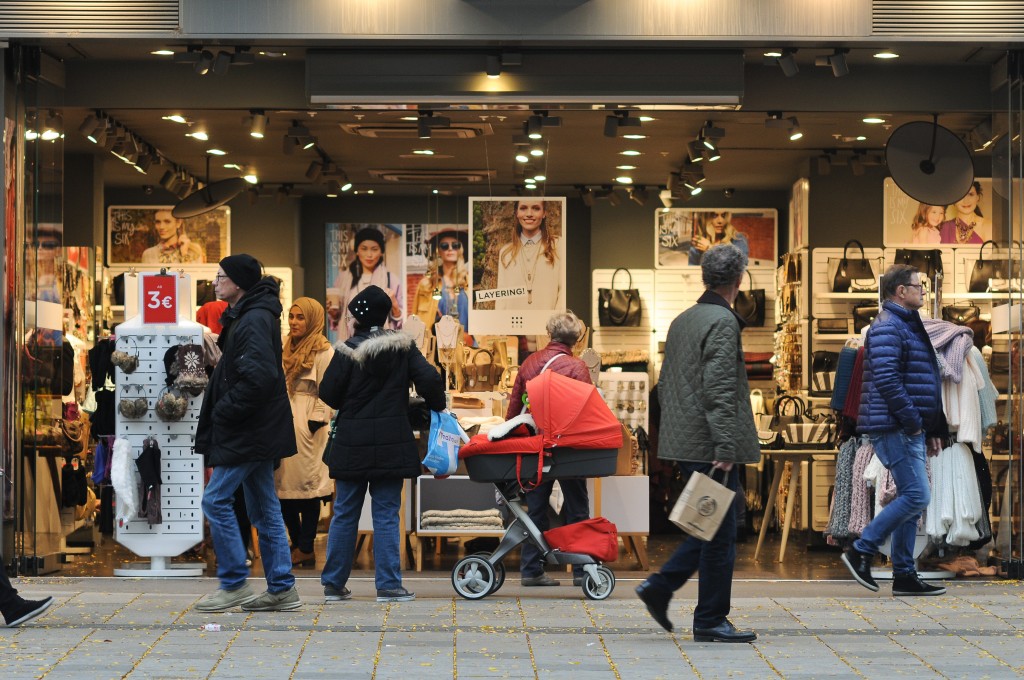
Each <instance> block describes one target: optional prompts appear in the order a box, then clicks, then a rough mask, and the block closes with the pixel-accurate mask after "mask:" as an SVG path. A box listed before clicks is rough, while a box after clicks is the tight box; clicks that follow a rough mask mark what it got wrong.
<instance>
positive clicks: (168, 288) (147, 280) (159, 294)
mask: <svg viewBox="0 0 1024 680" xmlns="http://www.w3.org/2000/svg"><path fill="white" fill-rule="evenodd" d="M139 306H140V307H141V308H142V323H153V324H176V323H178V277H177V276H174V275H166V274H150V275H148V276H147V275H145V274H144V275H143V276H142V299H141V300H139Z"/></svg>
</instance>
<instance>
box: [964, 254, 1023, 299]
mask: <svg viewBox="0 0 1024 680" xmlns="http://www.w3.org/2000/svg"><path fill="white" fill-rule="evenodd" d="M990 243H991V244H992V248H993V249H995V247H996V242H995V241H985V242H984V243H982V244H981V248H980V249H979V250H978V259H977V260H975V261H974V268H973V269H972V270H971V278H970V280H969V282H968V285H967V290H968V292H971V293H985V292H987V291H988V289H989V279H1009V278H1019V277H1020V266H1019V265H1018V266H1016V267H1014V270H1015V271H1014V272H1011V271H1010V262H1009V260H1007V259H1005V258H1003V259H999V260H995V259H992V260H986V259H985V246H987V245H988V244H990Z"/></svg>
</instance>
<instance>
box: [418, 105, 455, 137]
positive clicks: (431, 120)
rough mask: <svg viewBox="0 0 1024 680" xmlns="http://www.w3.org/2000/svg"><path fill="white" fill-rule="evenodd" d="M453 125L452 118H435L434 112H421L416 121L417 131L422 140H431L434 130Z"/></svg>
mask: <svg viewBox="0 0 1024 680" xmlns="http://www.w3.org/2000/svg"><path fill="white" fill-rule="evenodd" d="M451 124H452V121H451V118H448V117H446V116H435V115H434V112H433V111H420V114H419V116H418V117H417V119H416V130H417V132H418V133H419V138H420V139H430V137H431V135H432V134H433V129H434V128H446V127H450V126H451Z"/></svg>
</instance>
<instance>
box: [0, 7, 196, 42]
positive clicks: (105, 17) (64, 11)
mask: <svg viewBox="0 0 1024 680" xmlns="http://www.w3.org/2000/svg"><path fill="white" fill-rule="evenodd" d="M178 26H179V22H178V0H145V1H144V2H136V1H133V0H116V1H114V2H94V1H93V0H65V1H59V2H55V1H54V0H8V1H6V2H2V3H0V32H2V34H3V35H4V37H12V38H13V37H20V36H35V35H43V36H53V35H54V34H55V33H69V34H74V35H97V34H99V35H121V34H130V35H142V34H150V33H154V32H155V33H170V32H176V31H177V30H178Z"/></svg>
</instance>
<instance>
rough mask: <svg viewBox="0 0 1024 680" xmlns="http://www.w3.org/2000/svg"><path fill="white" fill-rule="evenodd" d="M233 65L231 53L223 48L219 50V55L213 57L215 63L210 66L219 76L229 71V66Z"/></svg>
mask: <svg viewBox="0 0 1024 680" xmlns="http://www.w3.org/2000/svg"><path fill="white" fill-rule="evenodd" d="M230 67H231V53H230V52H225V51H224V50H221V51H219V52H217V56H216V57H214V58H213V65H212V66H211V67H210V71H211V72H212V73H213V74H214V75H217V76H222V75H224V74H225V73H227V72H228V68H230Z"/></svg>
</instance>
